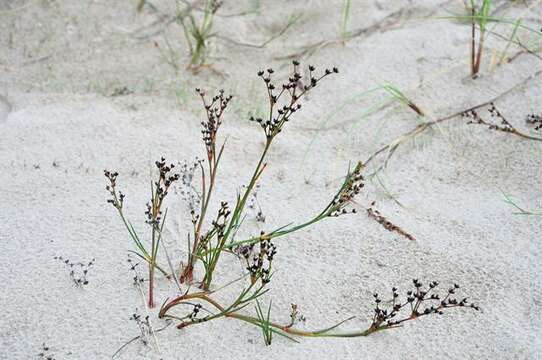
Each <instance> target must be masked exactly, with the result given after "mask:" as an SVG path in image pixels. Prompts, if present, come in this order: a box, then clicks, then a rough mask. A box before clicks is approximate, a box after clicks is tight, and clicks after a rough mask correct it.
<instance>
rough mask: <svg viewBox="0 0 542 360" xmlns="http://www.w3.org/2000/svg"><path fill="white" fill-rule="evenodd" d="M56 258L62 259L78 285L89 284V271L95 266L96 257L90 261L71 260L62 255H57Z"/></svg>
mask: <svg viewBox="0 0 542 360" xmlns="http://www.w3.org/2000/svg"><path fill="white" fill-rule="evenodd" d="M54 259H55V260H59V261H61V262H62V263H63V264H64V265H65V266H66V267H67V268H68V269H69V271H70V278H71V279H72V281H73V283H74V284H75V286H77V287H81V286H84V285H88V279H87V275H88V271H89V269H90V268H91V267H93V266H94V262H95V261H96V259H92V260H91V261H89V262H88V263H87V262H85V263H83V262H71V261H70V260H69V259H64V258H63V257H62V256H55V257H54Z"/></svg>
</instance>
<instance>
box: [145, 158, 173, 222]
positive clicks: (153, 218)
mask: <svg viewBox="0 0 542 360" xmlns="http://www.w3.org/2000/svg"><path fill="white" fill-rule="evenodd" d="M155 165H156V167H157V168H158V180H157V181H155V182H154V193H153V197H152V199H151V202H150V203H147V210H146V211H145V215H147V223H148V224H150V225H151V226H158V225H159V224H160V220H161V216H162V210H161V208H162V203H163V201H164V199H165V197H166V196H167V195H168V191H169V188H170V186H171V185H172V184H173V183H174V182H176V181H178V180H179V178H180V175H179V174H171V171H172V170H173V168H174V167H175V165H174V164H170V165H166V159H165V158H163V157H162V158H161V159H160V161H156V162H155Z"/></svg>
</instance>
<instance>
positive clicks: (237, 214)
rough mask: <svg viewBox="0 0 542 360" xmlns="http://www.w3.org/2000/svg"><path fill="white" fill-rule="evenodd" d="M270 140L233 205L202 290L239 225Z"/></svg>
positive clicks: (210, 281)
mask: <svg viewBox="0 0 542 360" xmlns="http://www.w3.org/2000/svg"><path fill="white" fill-rule="evenodd" d="M271 141H272V138H268V140H267V142H266V144H265V148H264V150H263V152H262V155H261V156H260V160H259V161H258V165H257V166H256V169H255V170H254V173H253V174H252V178H251V179H250V182H249V184H248V186H247V188H246V190H245V193H244V194H243V197H242V198H241V199H240V200H238V201H237V203H236V205H235V209H234V211H233V215H232V217H231V220H230V222H229V223H228V227H227V229H226V231H225V233H224V238H223V240H222V241H221V243H220V244H218V246H217V247H216V249H215V251H214V252H213V254H212V256H211V260H210V263H209V266H208V267H207V269H206V272H205V276H204V278H203V288H204V289H206V290H208V289H209V288H210V286H211V283H212V280H213V272H214V270H215V267H216V264H217V263H218V260H219V258H220V253H221V252H222V250H223V249H224V247H225V244H226V241H227V239H228V238H229V236H230V234H231V231H232V230H233V229H234V228H236V227H237V226H238V225H239V219H240V218H241V215H242V212H243V209H244V208H245V204H246V202H247V199H248V197H249V195H250V193H251V192H252V189H253V188H254V186H255V185H256V182H257V181H258V178H259V176H260V175H261V172H262V171H263V169H264V168H265V164H264V161H265V157H266V155H267V152H268V150H269V147H270V146H271Z"/></svg>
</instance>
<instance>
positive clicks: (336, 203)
mask: <svg viewBox="0 0 542 360" xmlns="http://www.w3.org/2000/svg"><path fill="white" fill-rule="evenodd" d="M362 170H363V163H362V162H361V161H360V162H358V163H357V165H356V167H355V168H354V170H352V171H351V172H349V173H348V175H347V176H346V179H345V181H344V183H343V185H342V186H341V189H340V190H339V192H338V193H337V195H335V197H334V198H333V200H332V202H331V204H330V206H329V210H328V216H340V215H343V214H347V213H349V212H351V213H355V212H356V209H352V210H350V211H348V210H347V209H346V206H347V205H349V204H350V203H351V202H352V200H353V199H354V197H355V196H356V195H357V194H359V192H360V191H361V189H362V188H363V187H364V186H365V184H364V183H363V181H364V177H363V175H362V174H361V172H362Z"/></svg>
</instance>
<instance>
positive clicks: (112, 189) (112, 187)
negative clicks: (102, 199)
mask: <svg viewBox="0 0 542 360" xmlns="http://www.w3.org/2000/svg"><path fill="white" fill-rule="evenodd" d="M104 175H105V177H106V178H107V179H109V185H107V186H106V187H105V189H106V190H107V191H108V192H109V194H111V198H110V199H107V202H108V203H109V204H111V205H113V206H114V207H115V208H116V209H117V210H119V211H121V210H122V205H123V203H124V194H123V193H122V192H120V191H119V192H118V193H117V190H116V186H117V176H119V173H118V172H116V171H115V172H111V171H109V170H104Z"/></svg>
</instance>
